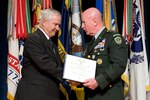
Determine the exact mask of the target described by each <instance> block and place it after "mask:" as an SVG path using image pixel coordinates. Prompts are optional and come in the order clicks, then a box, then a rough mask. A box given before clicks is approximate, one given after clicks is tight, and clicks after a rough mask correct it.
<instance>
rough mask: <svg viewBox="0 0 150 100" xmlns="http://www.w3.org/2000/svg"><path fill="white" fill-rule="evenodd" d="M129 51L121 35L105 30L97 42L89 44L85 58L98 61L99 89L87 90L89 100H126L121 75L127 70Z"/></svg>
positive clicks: (97, 78)
mask: <svg viewBox="0 0 150 100" xmlns="http://www.w3.org/2000/svg"><path fill="white" fill-rule="evenodd" d="M127 53H128V49H127V45H126V43H125V41H124V39H123V38H122V37H121V35H120V34H119V33H115V32H111V31H108V30H107V29H104V30H103V31H102V33H101V34H100V35H99V36H98V38H97V39H96V40H95V42H94V43H93V44H92V43H91V42H90V43H88V44H87V46H86V48H85V51H84V57H85V58H88V59H92V60H95V61H97V66H96V76H95V79H96V81H97V82H98V85H99V86H98V88H96V89H95V90H90V89H88V88H85V93H86V97H87V98H88V99H89V100H112V99H113V100H124V95H123V85H122V81H121V75H122V74H123V72H124V71H125V69H126V63H127V56H128V54H127Z"/></svg>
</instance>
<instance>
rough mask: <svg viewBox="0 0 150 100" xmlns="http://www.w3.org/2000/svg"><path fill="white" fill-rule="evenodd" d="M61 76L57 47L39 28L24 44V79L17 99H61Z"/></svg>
mask: <svg viewBox="0 0 150 100" xmlns="http://www.w3.org/2000/svg"><path fill="white" fill-rule="evenodd" d="M50 42H51V43H50ZM51 44H52V45H53V47H52V45H51ZM53 48H55V52H54V51H53ZM61 77H62V67H61V59H60V57H59V54H58V50H57V47H56V46H55V45H54V43H52V41H48V40H47V38H46V37H45V36H44V34H43V33H42V31H41V30H39V29H37V31H36V32H35V33H32V34H30V35H29V36H28V37H27V39H26V42H25V45H24V52H23V68H22V79H21V80H20V82H19V85H18V88H17V92H16V96H15V100H59V80H60V79H61Z"/></svg>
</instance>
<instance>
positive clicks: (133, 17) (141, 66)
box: [123, 0, 150, 100]
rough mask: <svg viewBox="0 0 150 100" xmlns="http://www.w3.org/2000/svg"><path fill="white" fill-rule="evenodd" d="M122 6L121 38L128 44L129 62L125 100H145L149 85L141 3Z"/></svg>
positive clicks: (127, 2) (133, 1)
mask: <svg viewBox="0 0 150 100" xmlns="http://www.w3.org/2000/svg"><path fill="white" fill-rule="evenodd" d="M124 4H125V6H124V21H123V24H124V25H123V36H124V37H125V38H126V40H127V41H128V42H129V61H128V65H127V69H126V71H125V73H124V75H125V76H126V77H124V79H127V80H126V83H125V89H126V90H127V91H126V95H125V99H126V100H146V92H147V91H149V90H150V83H149V76H148V62H147V53H146V45H145V27H144V21H143V19H144V16H143V14H142V9H143V8H142V5H141V4H142V3H141V1H140V0H131V1H130V0H127V1H126V0H124ZM128 7H129V8H128ZM132 11H133V12H132Z"/></svg>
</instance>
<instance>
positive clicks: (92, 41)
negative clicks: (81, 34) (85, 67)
mask: <svg viewBox="0 0 150 100" xmlns="http://www.w3.org/2000/svg"><path fill="white" fill-rule="evenodd" d="M94 41H95V37H93V38H92V40H91V46H92V45H93V43H94Z"/></svg>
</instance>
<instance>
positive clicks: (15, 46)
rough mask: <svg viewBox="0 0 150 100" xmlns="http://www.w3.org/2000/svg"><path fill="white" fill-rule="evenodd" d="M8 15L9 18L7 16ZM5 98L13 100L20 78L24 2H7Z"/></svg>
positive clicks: (14, 0) (24, 28)
mask: <svg viewBox="0 0 150 100" xmlns="http://www.w3.org/2000/svg"><path fill="white" fill-rule="evenodd" d="M9 15H10V16H9ZM7 30H8V31H7V33H8V70H7V72H8V73H7V85H8V93H7V98H8V99H9V100H14V96H15V93H16V89H17V85H18V82H19V80H20V78H21V68H22V65H21V64H22V63H21V62H22V53H23V45H24V40H25V38H26V33H27V31H26V0H9V6H8V29H7Z"/></svg>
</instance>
